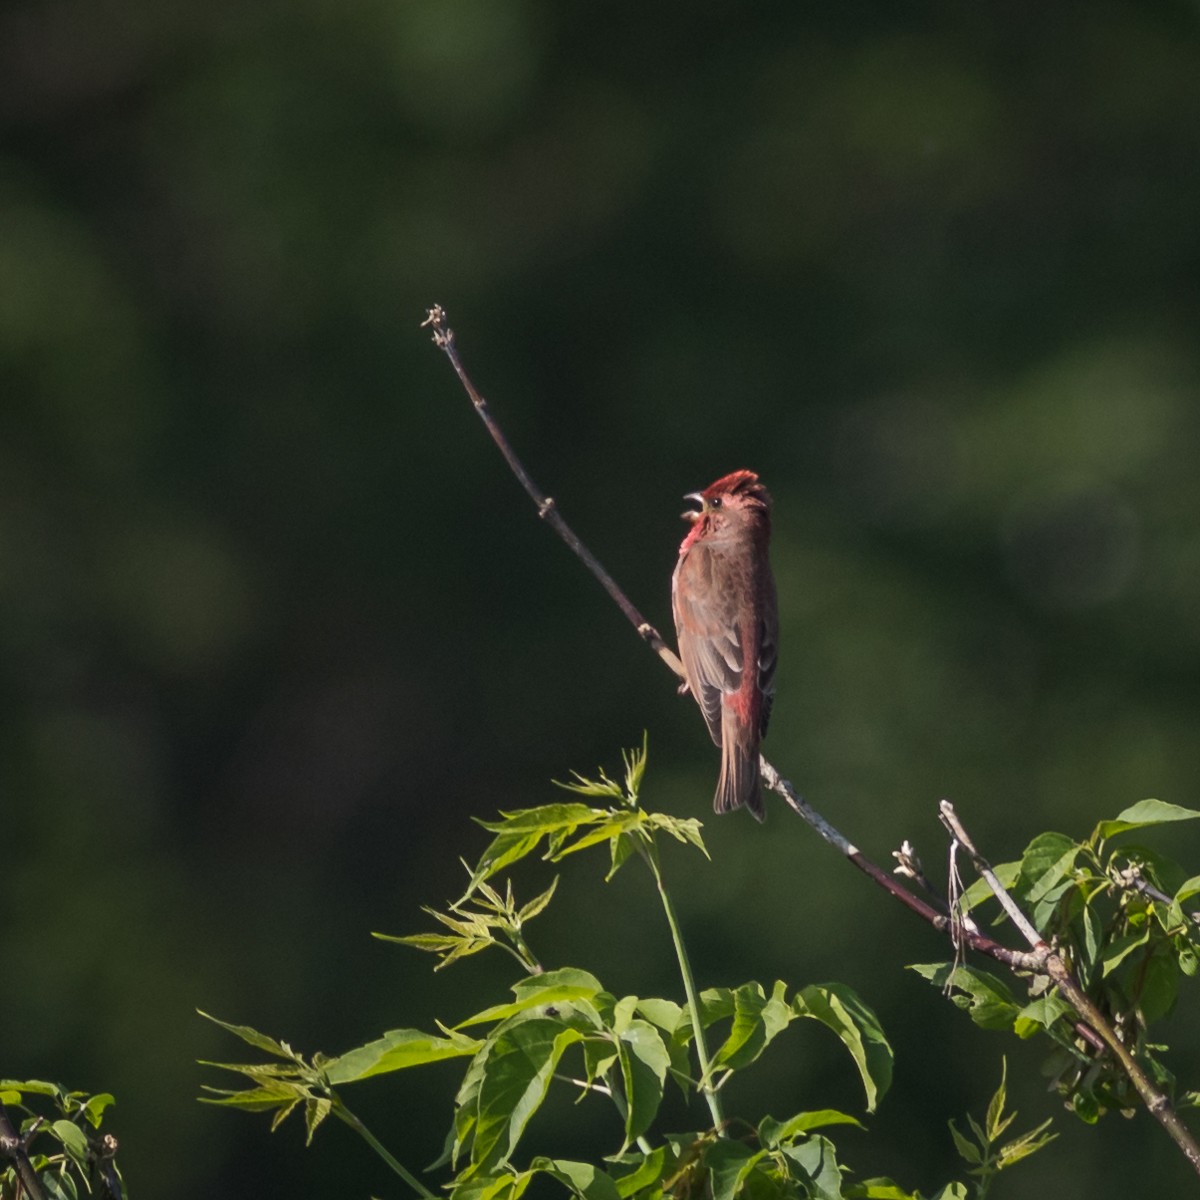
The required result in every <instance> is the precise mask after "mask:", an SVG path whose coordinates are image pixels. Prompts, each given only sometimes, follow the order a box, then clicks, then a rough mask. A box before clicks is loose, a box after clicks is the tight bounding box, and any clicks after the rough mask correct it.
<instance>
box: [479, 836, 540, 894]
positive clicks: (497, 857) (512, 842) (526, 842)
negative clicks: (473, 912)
mask: <svg viewBox="0 0 1200 1200" xmlns="http://www.w3.org/2000/svg"><path fill="white" fill-rule="evenodd" d="M542 837H543V835H542V834H541V833H524V832H521V831H517V832H513V833H501V834H497V836H496V837H494V838H493V839H492V843H491V845H490V846H488V848H487V849H486V850H485V851H484V852H483V853H482V854H481V855H480V857H479V862H478V863H476V864H475V870H474V872H473V873H472V875H471V882H470V883H469V884H468V885H467V896H470V895H471V893H472V892H473V891H474V890H475V889H476V888H477V887H478V886H479V885H480V884H481V883H482V882H483V881H484V880H485V879H489V878H490V877H491V876H493V875H495V874H496V873H497V872H499V871H503V870H504V868H505V867H509V866H511V865H512V864H513V863H515V862H519V861H520V860H521V859H523V858H525V857H526V855H529V854H532V853H533V852H534V851H535V850H536V849H537V848H538V847H539V846H540V845H541V844H542ZM465 898H466V897H464V899H465Z"/></svg>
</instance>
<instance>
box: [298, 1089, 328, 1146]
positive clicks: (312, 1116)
mask: <svg viewBox="0 0 1200 1200" xmlns="http://www.w3.org/2000/svg"><path fill="white" fill-rule="evenodd" d="M332 1109H333V1101H332V1100H328V1099H326V1098H325V1097H324V1096H314V1097H313V1098H312V1099H311V1100H309V1101H308V1103H307V1104H305V1106H304V1144H305V1145H306V1146H311V1145H312V1140H313V1134H315V1133H316V1132H317V1127H318V1126H319V1125H320V1124H321V1122H322V1121H324V1120H325V1118H326V1117H327V1116H329V1114H330V1112H331V1111H332Z"/></svg>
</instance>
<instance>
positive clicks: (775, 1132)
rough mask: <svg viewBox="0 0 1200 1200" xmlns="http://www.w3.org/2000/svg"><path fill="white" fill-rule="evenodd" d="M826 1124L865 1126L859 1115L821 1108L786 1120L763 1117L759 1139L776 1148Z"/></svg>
mask: <svg viewBox="0 0 1200 1200" xmlns="http://www.w3.org/2000/svg"><path fill="white" fill-rule="evenodd" d="M826 1125H857V1126H858V1128H859V1129H862V1128H864V1126H863V1123H862V1122H861V1121H860V1120H859V1119H858V1118H857V1117H851V1116H849V1115H848V1114H846V1113H844V1112H838V1110H837V1109H836V1108H821V1109H817V1110H816V1111H815V1112H802V1113H797V1114H796V1115H795V1116H794V1117H791V1118H789V1119H788V1120H786V1121H776V1120H775V1119H774V1117H763V1119H762V1120H761V1121H760V1122H759V1124H758V1140H759V1141H760V1142H761V1143H762V1144H763V1145H764V1146H766V1147H767V1148H768V1149H771V1150H774V1149H777V1148H778V1147H779V1146H781V1145H783V1144H785V1143H787V1142H791V1141H794V1140H795V1139H796V1138H798V1137H799V1136H800V1135H801V1134H804V1133H808V1132H809V1131H810V1130H812V1129H821V1128H823V1127H824V1126H826Z"/></svg>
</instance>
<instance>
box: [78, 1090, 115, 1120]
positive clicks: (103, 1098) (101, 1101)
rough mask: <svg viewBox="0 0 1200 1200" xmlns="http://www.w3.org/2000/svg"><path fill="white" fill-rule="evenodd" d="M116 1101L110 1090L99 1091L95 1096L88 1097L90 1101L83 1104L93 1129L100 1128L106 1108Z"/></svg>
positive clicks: (85, 1114) (84, 1113)
mask: <svg viewBox="0 0 1200 1200" xmlns="http://www.w3.org/2000/svg"><path fill="white" fill-rule="evenodd" d="M115 1103H116V1100H114V1099H113V1096H112V1094H111V1093H110V1092H99V1093H97V1094H96V1095H95V1096H92V1097H90V1098H89V1099H88V1102H87V1103H86V1104H85V1105H84V1106H83V1115H84V1116H85V1117H86V1118H87V1120H88V1122H89V1123H90V1124H91V1126H92V1128H93V1129H99V1128H100V1119H101V1116H102V1115H103V1113H104V1110H105V1109H106V1108H108V1107H109V1106H110V1105H113V1104H115Z"/></svg>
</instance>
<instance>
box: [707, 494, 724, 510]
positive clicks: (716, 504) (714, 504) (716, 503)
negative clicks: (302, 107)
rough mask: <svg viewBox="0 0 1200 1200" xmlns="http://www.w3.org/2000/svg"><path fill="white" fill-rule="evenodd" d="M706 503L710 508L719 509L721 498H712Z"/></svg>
mask: <svg viewBox="0 0 1200 1200" xmlns="http://www.w3.org/2000/svg"><path fill="white" fill-rule="evenodd" d="M708 503H709V505H710V507H712V508H720V507H721V497H720V496H714V497H713V498H712V499H711V500H710V501H709V502H708Z"/></svg>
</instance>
